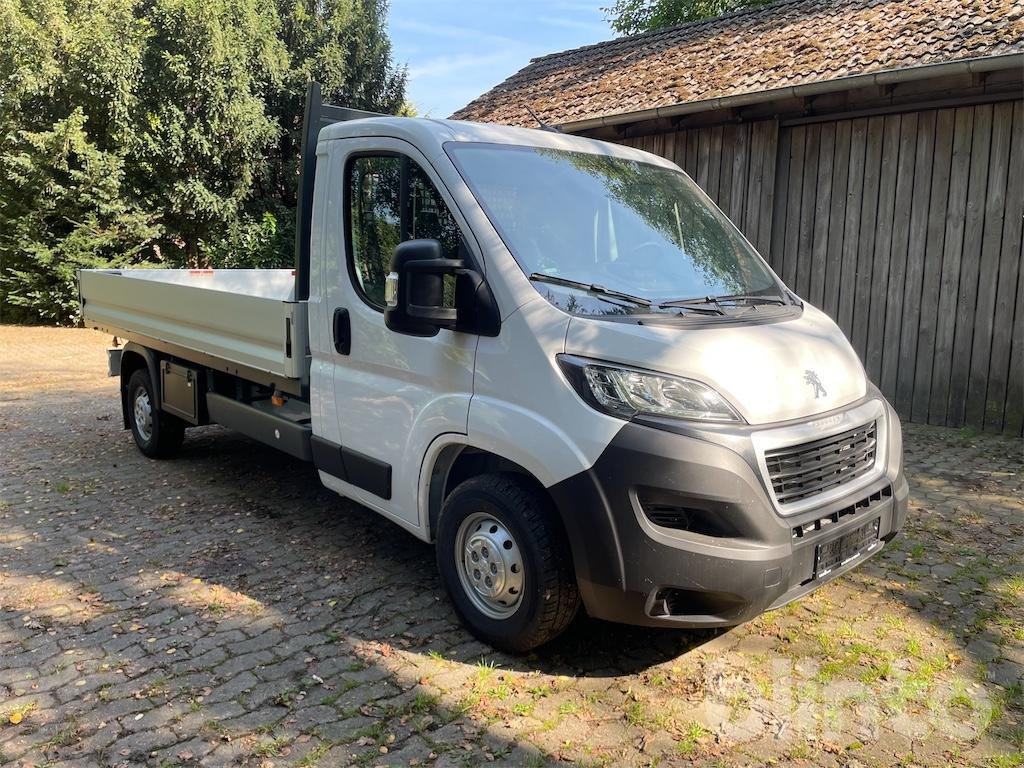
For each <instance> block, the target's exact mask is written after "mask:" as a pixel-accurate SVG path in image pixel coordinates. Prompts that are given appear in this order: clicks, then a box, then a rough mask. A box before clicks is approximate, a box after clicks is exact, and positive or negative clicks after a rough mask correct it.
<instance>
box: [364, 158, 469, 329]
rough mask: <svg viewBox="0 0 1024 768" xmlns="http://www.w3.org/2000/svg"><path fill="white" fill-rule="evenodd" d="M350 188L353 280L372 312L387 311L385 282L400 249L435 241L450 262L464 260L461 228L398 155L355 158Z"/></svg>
mask: <svg viewBox="0 0 1024 768" xmlns="http://www.w3.org/2000/svg"><path fill="white" fill-rule="evenodd" d="M346 184H347V187H348V201H349V202H348V206H349V211H348V214H349V227H350V230H349V243H350V249H351V259H352V263H351V266H352V276H353V278H354V279H355V282H356V284H357V287H358V289H359V290H360V292H361V293H362V294H363V297H364V298H365V299H366V300H367V301H368V302H369V303H370V304H372V305H373V306H375V307H378V308H380V309H383V307H384V278H385V277H386V276H387V273H388V267H389V266H390V264H391V255H392V253H393V252H394V250H395V246H397V245H398V244H399V243H401V242H404V241H406V240H413V239H420V238H429V239H434V240H437V241H438V242H440V243H441V248H442V249H443V251H444V256H445V258H449V259H456V258H459V255H460V251H461V250H462V233H461V232H460V231H459V226H458V224H456V223H455V219H454V218H453V217H452V214H451V212H450V211H449V210H448V207H447V206H446V205H445V202H444V199H443V198H442V197H441V195H440V193H439V192H438V191H437V188H436V187H435V186H434V184H433V183H432V182H431V181H430V177H429V176H427V174H426V173H425V172H424V171H423V169H422V168H420V166H419V165H417V164H416V163H415V162H414V161H413V160H410V159H409V158H407V157H402V156H399V155H365V156H361V157H356V158H354V159H353V160H351V161H350V162H349V164H348V171H347V179H346ZM445 293H446V294H450V291H448V290H446V291H445Z"/></svg>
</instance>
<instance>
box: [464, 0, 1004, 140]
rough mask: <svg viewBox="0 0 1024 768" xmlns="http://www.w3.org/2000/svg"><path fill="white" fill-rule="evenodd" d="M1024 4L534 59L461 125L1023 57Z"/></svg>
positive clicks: (861, 4)
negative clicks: (962, 61) (998, 57)
mask: <svg viewBox="0 0 1024 768" xmlns="http://www.w3.org/2000/svg"><path fill="white" fill-rule="evenodd" d="M1022 40H1024V0H846V1H845V2H844V1H842V0H782V2H777V3H775V4H772V5H768V6H764V7H761V8H757V9H754V10H750V11H744V12H740V13H734V14H730V15H728V16H722V17H719V18H717V19H711V20H707V21H701V22H695V23H691V24H683V25H680V26H677V27H672V28H669V29H666V30H661V31H658V32H649V33H645V34H640V35H633V36H630V37H622V38H618V39H616V40H610V41H608V42H606V43H598V44H596V45H590V46H587V47H585V48H577V49H574V50H571V51H564V52H562V53H555V54H552V55H550V56H544V57H542V58H539V59H534V60H533V61H531V62H530V64H529V65H527V66H526V67H525V68H523V69H522V70H520V71H519V72H517V73H516V74H514V75H513V76H512V77H510V78H509V79H508V80H506V81H505V82H503V83H501V84H500V85H498V86H496V87H494V88H492V89H491V90H490V91H488V92H487V93H485V94H483V95H482V96H480V97H479V98H477V99H475V100H474V101H472V102H471V103H470V104H468V105H467V106H465V107H463V108H462V109H460V110H459V111H458V112H456V113H455V114H454V115H452V117H455V118H458V119H462V120H477V121H481V122H497V123H507V124H512V125H535V124H536V123H535V122H534V120H533V119H532V118H531V117H530V116H529V114H528V112H527V110H526V106H527V105H528V106H529V107H530V108H532V109H533V110H534V111H535V112H536V113H537V115H538V116H539V117H540V118H541V119H542V120H544V121H545V122H548V123H555V124H560V123H571V122H577V121H580V120H585V119H589V118H596V117H602V116H608V115H619V114H624V113H629V112H636V111H640V110H644V109H650V108H653V107H660V106H667V105H671V104H680V103H684V102H691V101H703V100H705V99H712V98H717V97H723V96H733V95H737V94H745V93H755V92H758V91H764V90H769V89H773V88H781V87H784V86H793V85H802V84H805V83H813V82H821V81H827V80H834V79H837V78H842V77H848V76H851V75H860V74H866V73H870V72H877V71H881V70H891V69H901V68H905V67H916V66H921V65H924V64H934V63H939V62H947V61H955V60H959V59H969V58H979V57H988V56H995V55H999V54H1005V53H1016V52H1021V51H1024V42H1022Z"/></svg>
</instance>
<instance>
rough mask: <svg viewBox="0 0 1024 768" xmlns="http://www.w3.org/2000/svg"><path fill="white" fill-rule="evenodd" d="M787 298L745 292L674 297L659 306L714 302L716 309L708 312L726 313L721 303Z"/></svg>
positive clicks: (772, 301) (695, 305) (694, 306)
mask: <svg viewBox="0 0 1024 768" xmlns="http://www.w3.org/2000/svg"><path fill="white" fill-rule="evenodd" d="M785 303H786V302H785V300H784V299H782V298H780V297H778V296H747V295H743V294H733V295H729V296H698V297H694V298H690V299H672V300H670V301H663V302H661V303H660V304H659V305H658V306H660V307H686V308H688V309H693V310H696V309H699V308H700V305H704V304H713V305H714V309H710V308H709V309H705V310H704V311H706V312H708V313H714V314H716V315H724V314H725V310H723V309H722V307H721V306H720V305H721V304H750V305H751V306H752V307H753V306H756V305H758V304H785Z"/></svg>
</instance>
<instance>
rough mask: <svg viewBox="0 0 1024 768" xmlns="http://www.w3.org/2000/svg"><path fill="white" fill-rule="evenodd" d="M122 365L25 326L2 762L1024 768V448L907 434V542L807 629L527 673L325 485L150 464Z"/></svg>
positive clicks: (619, 652) (566, 658)
mask: <svg viewBox="0 0 1024 768" xmlns="http://www.w3.org/2000/svg"><path fill="white" fill-rule="evenodd" d="M105 344H106V339H105V338H104V337H101V336H100V335H99V334H95V333H92V332H88V331H75V330H52V329H14V328H10V327H0V763H4V764H11V765H15V766H30V765H34V766H41V765H53V766H72V765H74V766H79V765H80V766H127V765H136V764H145V765H152V766H192V765H196V764H198V765H242V766H266V767H269V766H313V765H319V766H336V765H349V764H353V765H369V766H373V765H381V764H383V765H438V766H453V765H467V766H468V765H481V764H484V763H490V762H494V763H496V764H502V765H528V766H540V765H547V764H553V763H558V762H571V763H576V764H580V765H676V764H688V763H691V762H696V763H698V764H709V765H710V764H726V765H734V764H751V765H753V764H764V763H777V764H789V763H796V764H804V765H892V764H900V765H907V764H922V765H936V764H948V763H953V764H964V765H991V766H996V768H1002V767H1004V766H1015V765H1020V764H1021V762H1022V753H1021V750H1022V748H1024V722H1022V721H1024V711H1022V708H1024V703H1022V692H1021V684H1022V668H1024V667H1022V665H1024V650H1022V649H1024V607H1022V604H1024V568H1022V565H1021V563H1022V554H1024V543H1022V542H1024V538H1022V537H1024V504H1022V501H1021V485H1022V479H1024V471H1022V463H1024V462H1022V445H1021V442H1020V441H1014V440H1008V439H1005V438H1000V437H993V436H987V435H984V436H983V435H975V434H968V433H966V432H962V431H955V430H945V429H938V428H925V427H917V426H914V427H910V428H908V429H907V431H906V435H907V436H906V443H907V462H908V467H909V473H910V478H911V483H912V487H913V495H912V499H911V517H910V522H909V524H908V526H907V528H906V530H905V532H904V534H903V535H901V536H900V537H899V538H898V539H897V540H896V541H894V542H893V543H892V544H890V545H888V546H887V547H886V549H885V550H884V551H883V552H882V554H881V555H879V556H878V557H876V558H875V559H874V560H873V561H871V562H870V563H869V564H867V565H865V566H864V567H862V568H860V569H858V570H857V571H855V572H854V573H852V574H850V575H847V576H845V577H843V578H841V579H839V580H838V581H837V582H835V583H833V584H830V585H828V586H827V587H825V588H823V589H821V590H819V591H818V592H817V593H815V594H814V595H812V596H810V597H808V598H806V599H804V600H801V601H800V602H798V603H796V604H794V605H792V606H789V607H787V608H785V609H783V610H779V611H775V612H773V613H771V614H768V615H765V616H763V617H762V618H760V619H759V620H757V621H754V622H752V623H750V624H747V625H745V626H743V627H739V628H737V629H734V630H731V631H729V632H724V633H718V634H715V633H698V632H675V631H650V630H638V629H632V628H627V627H619V626H614V625H610V624H603V623H599V622H595V621H591V620H581V621H580V622H579V623H578V625H576V626H574V627H573V628H572V629H571V631H570V632H569V634H568V635H567V636H565V637H564V638H562V639H561V640H559V641H557V642H556V643H555V644H554V645H553V646H551V647H549V648H546V649H544V650H543V651H542V652H538V653H535V654H533V655H530V656H527V657H521V658H516V657H511V656H507V655H504V654H499V653H495V652H493V651H492V650H490V649H489V648H488V647H486V646H484V645H481V644H480V643H478V642H476V641H474V640H473V639H472V638H471V637H470V636H469V635H468V634H467V633H466V632H465V631H464V630H462V629H461V628H460V626H459V625H458V623H457V621H456V619H455V617H454V615H453V613H452V611H451V609H450V608H449V606H448V603H447V602H446V600H445V598H444V596H443V594H442V592H441V589H440V587H439V584H438V580H437V577H436V575H435V569H434V564H433V554H432V550H431V549H430V548H429V547H427V546H425V545H423V544H421V543H419V542H417V541H416V540H414V539H413V538H412V537H411V536H409V535H407V534H405V533H403V532H402V531H400V530H399V529H398V528H397V527H395V526H393V525H391V524H389V523H387V522H385V521H384V520H382V519H380V518H378V517H377V516H375V515H374V514H373V513H371V512H369V511H367V510H365V509H363V508H360V507H358V506H356V505H353V504H351V503H348V502H346V501H343V500H341V499H339V498H337V497H335V496H333V495H332V494H330V493H328V492H326V491H325V490H324V489H322V488H321V487H320V486H319V484H318V482H317V479H316V476H315V474H314V473H313V472H312V471H311V470H310V468H308V467H307V466H305V465H302V464H300V463H298V462H295V461H292V460H290V459H288V458H286V457H283V456H281V455H278V454H277V453H275V452H273V451H272V450H270V449H267V448H263V447H261V446H259V445H257V444H255V443H253V442H251V441H249V440H246V439H244V438H242V437H240V436H238V435H236V434H233V433H231V432H228V431H227V430H224V429H221V428H219V427H210V428H204V429H200V430H195V431H191V432H190V433H189V436H188V438H187V440H186V442H185V446H184V450H183V452H182V454H181V456H180V457H179V458H177V459H175V460H173V461H168V462H161V463H157V462H152V461H149V460H147V459H145V458H143V457H142V456H141V455H140V454H139V453H138V452H137V451H136V450H135V448H134V445H133V443H132V440H131V437H130V435H129V433H127V432H125V431H123V430H122V429H121V422H120V414H119V410H118V403H117V396H116V391H117V389H116V383H115V381H114V380H112V379H107V378H105V376H104V374H105V360H104V353H103V349H104V347H105Z"/></svg>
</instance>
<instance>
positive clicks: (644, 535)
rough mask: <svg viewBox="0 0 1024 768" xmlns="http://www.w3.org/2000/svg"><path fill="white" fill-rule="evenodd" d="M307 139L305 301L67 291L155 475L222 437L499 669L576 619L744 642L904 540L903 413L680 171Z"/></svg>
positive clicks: (374, 119)
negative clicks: (192, 431) (792, 605)
mask: <svg viewBox="0 0 1024 768" xmlns="http://www.w3.org/2000/svg"><path fill="white" fill-rule="evenodd" d="M305 119H306V123H305V125H306V132H305V136H304V141H303V156H302V177H301V181H300V197H299V206H298V212H297V215H298V222H297V236H296V261H295V269H294V270H288V269H285V270H280V269H278V270H83V271H82V272H81V273H80V292H81V300H82V305H83V315H84V318H85V323H86V325H87V326H90V327H93V328H98V329H101V330H104V331H106V332H107V333H110V334H112V335H115V336H117V337H120V338H122V339H126V340H127V343H125V344H124V346H123V347H122V348H120V349H118V350H116V351H114V352H112V358H111V363H112V365H111V368H112V375H117V376H120V379H121V399H122V411H123V416H124V424H125V428H126V429H131V431H132V434H133V436H134V439H135V442H136V443H137V445H138V447H139V448H140V450H141V451H142V452H143V453H145V454H146V455H147V456H150V457H154V458H166V457H170V456H172V455H173V454H174V452H175V450H176V449H177V447H179V446H180V444H181V441H182V439H183V437H184V433H185V431H186V429H187V428H189V427H191V426H199V425H203V424H209V423H220V424H223V425H225V426H227V427H229V428H232V429H235V430H238V431H240V432H242V433H244V434H246V435H249V436H251V437H253V438H255V439H257V440H260V441H262V442H264V443H267V444H269V445H272V446H275V447H277V448H279V449H281V450H282V451H284V452H286V453H288V454H291V455H292V456H296V457H299V458H301V459H303V460H306V461H310V462H312V463H313V464H314V465H315V466H316V469H317V470H318V472H319V476H320V479H321V481H322V482H323V483H324V485H326V486H327V487H328V488H331V489H332V490H334V491H336V492H338V493H339V494H341V495H343V496H346V497H349V498H352V499H354V500H356V501H358V502H360V503H362V504H364V505H366V506H367V507H370V508H371V509H374V510H376V511H377V512H379V513H381V514H382V515H384V516H386V517H387V518H389V519H390V520H392V521H394V522H395V523H397V524H399V525H401V526H402V527H404V528H405V529H407V530H408V531H410V532H412V533H413V534H414V535H416V536H418V537H420V538H422V539H424V540H426V541H432V542H435V543H436V549H437V563H438V569H439V571H440V574H441V578H442V581H443V583H444V585H445V588H446V589H447V591H448V593H449V595H450V597H451V599H452V602H453V605H454V607H455V609H456V611H457V613H458V614H459V616H460V617H461V618H462V619H463V621H464V622H465V623H466V625H467V626H468V627H469V628H470V629H471V630H472V631H473V632H474V633H475V634H476V635H477V636H478V637H480V638H482V639H484V640H485V641H487V642H489V643H491V644H493V645H494V646H496V647H500V648H504V649H508V650H513V651H523V650H527V649H530V648H533V647H536V646H538V645H540V644H542V643H544V642H547V641H548V640H550V639H552V638H553V637H555V636H556V635H557V634H558V633H560V632H561V631H562V630H563V629H564V628H565V627H566V626H567V625H568V624H569V623H570V622H571V621H572V619H573V617H574V616H575V615H576V614H577V612H578V611H579V610H580V609H581V607H582V609H585V610H586V611H587V612H588V613H590V614H591V615H593V616H596V617H599V618H604V619H609V620H613V621H621V622H627V623H634V624H643V625H649V626H665V627H702V626H729V625H734V624H738V623H741V622H743V621H746V620H748V619H750V618H752V617H754V616H757V615H758V614H759V613H761V612H762V611H764V610H767V609H769V608H773V607H778V606H780V605H783V604H785V603H787V602H789V601H791V600H794V599H796V598H798V597H800V596H801V595H804V594H806V593H807V592H809V591H811V590H813V589H815V588H816V587H818V586H820V585H821V584H823V583H825V582H826V581H828V580H830V579H832V578H835V577H836V576H838V575H840V574H842V573H844V572H845V571H847V570H849V569H850V568H853V567H855V566H856V565H857V564H858V563H860V562H863V561H864V560H866V559H867V558H868V557H870V556H872V555H873V554H874V553H876V552H877V551H879V550H880V549H881V547H882V546H883V543H884V542H885V541H888V540H889V539H891V538H892V537H893V536H895V535H896V533H897V532H898V530H899V529H900V527H901V526H902V524H903V522H904V519H905V516H906V509H907V496H908V488H907V482H906V479H905V477H904V473H903V468H902V441H901V432H900V425H899V420H898V418H897V416H896V414H895V413H894V411H893V410H892V408H891V407H890V406H889V404H888V403H887V402H886V401H885V399H884V398H883V397H882V395H881V394H880V393H879V391H878V390H877V389H876V388H875V387H874V386H873V385H872V384H871V383H870V382H869V381H868V380H867V377H866V375H865V373H864V369H863V367H862V365H861V363H860V361H859V360H858V359H857V356H856V354H855V353H854V352H853V350H852V348H851V347H850V345H849V343H848V342H847V340H846V339H845V338H844V337H843V335H842V333H841V331H840V330H839V329H838V328H837V327H836V325H835V324H834V323H833V322H832V321H831V320H830V319H829V318H828V317H827V316H826V315H825V314H823V313H822V312H820V311H819V310H817V309H816V308H814V307H812V306H811V305H809V304H807V303H806V302H804V301H802V300H801V299H799V298H798V297H797V296H796V295H795V294H794V293H793V292H792V291H791V290H789V289H788V288H787V287H786V286H785V285H784V284H783V283H782V281H781V280H780V279H779V278H778V277H777V276H776V275H775V274H774V273H773V272H772V271H771V269H770V268H769V267H768V265H767V264H766V263H765V261H764V260H763V259H762V258H761V257H760V256H759V255H758V254H757V253H756V251H755V250H754V249H753V248H752V247H751V245H750V244H749V243H748V242H747V241H746V240H745V239H744V238H743V236H742V235H741V234H740V233H739V232H738V231H737V230H736V229H735V227H734V226H733V225H732V224H731V223H730V222H729V221H728V219H727V218H726V217H725V216H724V215H723V214H722V213H721V212H720V211H719V210H718V209H717V208H716V207H715V206H714V204H713V203H712V202H711V201H710V200H709V199H708V198H707V197H706V195H704V194H703V192H701V191H700V189H699V188H698V187H697V186H696V185H695V184H694V183H693V182H692V181H691V180H690V179H689V178H688V177H687V176H686V175H685V174H684V173H683V172H682V171H681V170H680V169H679V168H678V167H677V166H675V165H674V164H672V163H671V162H669V161H667V160H665V159H663V158H660V157H656V156H654V155H650V154H647V153H644V152H641V151H638V150H635V149H631V148H627V147H623V146H619V145H614V144H608V143H604V142H600V141H594V140H589V139H584V138H579V137H572V136H567V135H562V134H559V133H557V132H552V131H542V130H531V129H522V128H509V127H501V126H492V125H478V124H472V123H462V122H455V121H446V120H428V119H413V118H395V117H385V116H374V115H369V114H366V113H357V112H355V111H353V110H347V109H344V108H341V107H333V106H329V105H324V104H322V103H321V100H320V91H319V88H318V87H317V86H315V85H314V86H313V87H311V89H310V93H309V95H308V98H307V105H306V115H305Z"/></svg>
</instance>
